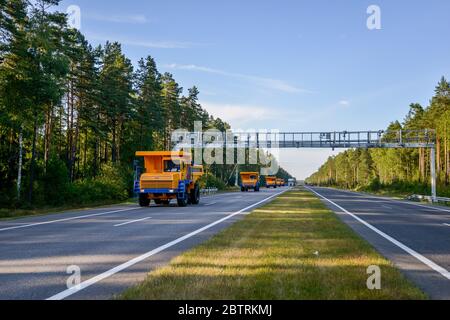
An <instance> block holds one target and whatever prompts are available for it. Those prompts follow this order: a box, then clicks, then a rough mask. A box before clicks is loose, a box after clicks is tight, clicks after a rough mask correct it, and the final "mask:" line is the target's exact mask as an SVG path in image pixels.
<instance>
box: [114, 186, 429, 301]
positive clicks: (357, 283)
mask: <svg viewBox="0 0 450 320" xmlns="http://www.w3.org/2000/svg"><path fill="white" fill-rule="evenodd" d="M317 252H318V254H315V253H317ZM370 265H378V266H380V267H381V270H382V290H377V291H371V290H368V289H367V286H366V281H367V277H368V275H367V273H366V270H367V267H368V266H370ZM120 298H123V299H151V300H160V299H163V300H173V299H177V300H178V299H179V300H190V299H212V300H219V299H230V300H239V299H243V300H252V299H269V300H270V299H307V300H312V299H424V298H426V297H425V295H424V294H423V293H422V292H421V291H420V290H419V289H417V288H416V287H414V285H412V284H411V283H410V282H409V281H407V280H406V279H405V278H404V277H403V275H402V274H401V273H400V272H399V271H398V270H397V269H396V268H395V267H393V266H392V264H391V263H390V262H388V261H387V260H386V259H384V258H383V257H381V256H380V255H379V254H378V253H377V252H375V250H374V249H372V247H371V246H370V245H369V244H368V243H366V242H365V241H364V240H362V239H361V238H359V237H358V236H357V235H356V234H355V233H354V232H353V231H352V230H351V229H350V228H348V227H347V226H346V225H344V224H343V223H342V222H341V221H340V220H339V219H338V218H337V217H336V215H335V214H334V213H332V212H331V211H330V210H328V209H327V208H326V207H325V206H324V205H323V204H322V202H321V201H320V200H318V199H317V198H316V197H315V196H313V195H312V194H311V193H309V192H307V191H305V190H296V191H292V192H289V193H286V194H284V195H282V196H280V197H279V198H277V199H276V200H275V201H273V202H272V203H270V204H268V205H266V206H264V207H262V208H260V209H257V210H255V211H254V212H253V213H252V214H250V215H248V216H246V217H245V218H244V219H243V220H242V221H240V222H237V223H235V224H234V225H233V226H231V227H230V228H228V229H227V230H225V231H223V232H221V233H220V234H218V235H217V236H215V237H214V238H213V239H211V240H210V241H207V242H206V243H204V244H202V245H200V246H198V247H197V248H195V249H193V250H190V251H188V252H186V253H184V254H182V255H181V256H179V257H177V258H175V259H174V260H173V261H172V262H171V263H170V264H169V265H168V266H166V267H163V268H161V269H159V270H156V271H154V272H152V273H150V274H149V276H148V278H147V279H146V280H145V282H143V283H142V284H140V285H138V286H136V287H133V288H131V289H129V290H127V291H126V292H125V293H124V294H123V295H122V296H121V297H120Z"/></svg>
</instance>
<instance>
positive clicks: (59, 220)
mask: <svg viewBox="0 0 450 320" xmlns="http://www.w3.org/2000/svg"><path fill="white" fill-rule="evenodd" d="M138 209H142V208H130V209H123V210H115V211H108V212H101V213H94V214H87V215H84V216H76V217H72V218H65V219H58V220H51V221H44V222H37V223H30V224H26V225H21V226H14V227H9V228H3V229H0V232H1V231H8V230H15V229H23V228H30V227H36V226H42V225H46V224H52V223H57V222H65V221H72V220H77V219H83V218H90V217H98V216H104V215H107V214H112V213H119V212H125V211H132V210H138Z"/></svg>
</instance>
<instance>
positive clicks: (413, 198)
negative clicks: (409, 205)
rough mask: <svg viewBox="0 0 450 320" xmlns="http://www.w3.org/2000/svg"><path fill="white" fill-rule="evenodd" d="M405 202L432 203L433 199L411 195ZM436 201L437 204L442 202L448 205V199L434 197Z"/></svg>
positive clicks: (449, 200) (449, 199)
mask: <svg viewBox="0 0 450 320" xmlns="http://www.w3.org/2000/svg"><path fill="white" fill-rule="evenodd" d="M407 200H411V201H428V202H433V197H431V196H424V195H420V194H413V195H412V196H409V197H408V198H407ZM436 201H437V202H442V203H450V198H444V197H436Z"/></svg>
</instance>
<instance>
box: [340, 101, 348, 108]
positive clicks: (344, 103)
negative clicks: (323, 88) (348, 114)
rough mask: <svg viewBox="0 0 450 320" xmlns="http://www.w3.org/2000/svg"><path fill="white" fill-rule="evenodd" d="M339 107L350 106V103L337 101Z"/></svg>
mask: <svg viewBox="0 0 450 320" xmlns="http://www.w3.org/2000/svg"><path fill="white" fill-rule="evenodd" d="M339 105H341V106H344V107H347V106H349V105H350V101H348V100H341V101H339Z"/></svg>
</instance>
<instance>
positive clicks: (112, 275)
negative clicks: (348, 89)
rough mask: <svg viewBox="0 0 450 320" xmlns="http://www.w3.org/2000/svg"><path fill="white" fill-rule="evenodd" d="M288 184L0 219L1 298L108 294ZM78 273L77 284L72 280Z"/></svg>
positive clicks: (106, 296)
mask: <svg viewBox="0 0 450 320" xmlns="http://www.w3.org/2000/svg"><path fill="white" fill-rule="evenodd" d="M286 190H287V188H282V189H276V190H274V189H270V190H266V189H264V190H262V191H261V192H259V193H254V192H249V193H226V194H218V195H214V196H209V197H204V198H203V199H202V202H201V203H200V205H198V206H188V207H186V208H179V207H177V206H170V207H156V206H153V207H150V208H139V207H138V206H136V205H119V206H112V207H108V208H98V209H92V210H85V211H73V212H67V213H61V214H52V215H46V216H40V217H33V218H24V219H19V220H13V221H0V299H2V300H5V299H20V300H22V299H27V300H30V299H32V300H44V299H54V300H60V299H88V300H90V299H110V298H113V297H114V296H115V295H117V294H120V293H121V292H122V291H123V290H125V289H126V288H128V287H130V286H132V285H134V284H136V283H139V282H140V281H142V280H143V279H145V276H146V274H147V273H148V272H149V271H150V270H154V269H155V268H157V267H159V266H162V265H165V264H167V263H168V262H169V261H170V259H171V258H173V257H175V256H177V255H179V254H180V253H182V252H184V251H186V250H188V249H190V248H192V247H194V246H196V245H198V244H200V243H202V242H203V241H205V240H207V239H208V238H210V237H211V236H212V235H214V234H216V233H217V232H219V231H220V230H222V229H224V228H226V227H227V226H229V225H230V224H232V223H233V222H235V221H236V220H238V219H240V218H241V217H242V216H243V215H244V214H246V213H248V212H250V211H251V210H253V209H254V208H256V207H258V206H260V205H263V204H265V203H267V202H268V201H270V200H271V199H273V198H275V197H276V195H278V194H280V193H281V192H284V191H286ZM78 274H80V279H81V282H77V275H78Z"/></svg>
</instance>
